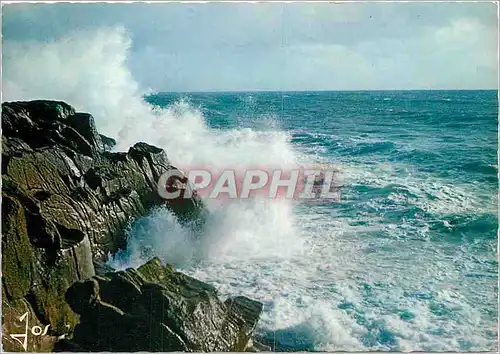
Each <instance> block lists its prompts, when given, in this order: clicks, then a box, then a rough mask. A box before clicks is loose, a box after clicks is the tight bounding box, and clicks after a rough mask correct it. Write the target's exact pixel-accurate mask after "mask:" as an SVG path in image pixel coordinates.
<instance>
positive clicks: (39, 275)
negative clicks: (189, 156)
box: [2, 101, 204, 338]
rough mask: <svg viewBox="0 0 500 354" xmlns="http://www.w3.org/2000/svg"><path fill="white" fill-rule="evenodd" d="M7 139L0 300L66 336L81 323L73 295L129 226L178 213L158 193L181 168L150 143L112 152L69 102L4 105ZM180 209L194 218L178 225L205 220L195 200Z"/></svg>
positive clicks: (4, 145) (4, 141)
mask: <svg viewBox="0 0 500 354" xmlns="http://www.w3.org/2000/svg"><path fill="white" fill-rule="evenodd" d="M2 133H3V135H2V197H3V203H2V204H3V205H2V253H3V254H2V292H3V294H4V297H3V302H4V305H5V306H7V307H8V308H9V309H11V310H12V311H14V312H13V313H19V311H24V310H25V309H27V311H29V313H30V314H32V315H33V317H34V320H35V321H38V322H40V323H42V324H45V325H50V335H52V336H60V335H64V334H66V333H68V332H70V331H72V330H73V328H74V326H75V325H76V324H77V323H78V322H79V316H78V315H77V314H76V313H75V312H74V311H73V310H72V309H71V307H70V306H69V305H68V303H67V302H66V298H65V293H66V291H67V289H68V288H69V287H70V286H71V285H72V284H74V283H75V282H77V281H83V280H85V279H88V278H91V277H92V276H94V275H95V268H94V262H102V261H103V260H104V259H105V258H106V257H107V255H108V254H109V253H114V252H116V251H117V250H118V249H120V248H123V247H125V245H126V240H125V234H124V229H125V228H126V226H127V225H128V223H129V221H130V220H133V219H134V218H137V217H139V216H142V215H144V214H145V213H146V212H147V211H148V210H149V209H150V208H151V207H152V206H155V205H159V204H165V203H166V204H165V205H166V206H167V207H171V209H172V210H173V211H174V212H176V210H178V207H177V206H170V204H169V203H170V202H171V201H165V200H164V199H162V198H161V197H160V196H159V194H158V193H157V186H156V185H155V179H156V180H157V178H158V176H160V175H161V174H162V173H164V172H165V171H168V170H170V169H174V168H175V167H173V166H171V165H170V162H169V161H168V158H167V156H166V154H165V152H164V151H163V150H161V149H158V148H156V147H153V146H150V145H148V144H145V143H140V144H136V145H135V146H134V147H132V148H131V149H130V150H129V152H123V153H119V152H117V153H113V152H109V151H106V150H109V149H108V147H109V146H110V144H111V141H110V140H112V139H104V141H103V137H102V136H100V135H99V134H98V133H97V130H96V128H95V124H94V120H93V118H92V116H91V115H90V114H86V113H76V112H75V110H74V109H73V108H72V107H71V106H69V105H68V104H66V103H64V102H57V101H31V102H7V103H2ZM183 203H184V204H183V207H184V208H185V209H186V210H187V211H189V212H186V213H182V212H179V215H180V220H181V221H182V220H184V221H185V222H188V221H190V220H188V217H187V215H189V216H193V217H197V216H200V218H201V216H202V214H203V213H204V207H203V204H202V203H201V200H200V199H199V198H198V197H197V196H196V195H195V196H194V197H193V198H191V199H186V200H184V201H183ZM181 211H182V210H181ZM5 306H4V308H5ZM3 319H4V321H3V326H2V328H3V330H4V331H7V328H9V326H10V325H11V324H9V323H6V322H5V320H6V319H7V318H6V317H5V316H4V317H3ZM7 332H8V331H7ZM6 337H8V336H4V338H6Z"/></svg>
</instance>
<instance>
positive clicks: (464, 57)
mask: <svg viewBox="0 0 500 354" xmlns="http://www.w3.org/2000/svg"><path fill="white" fill-rule="evenodd" d="M3 20H4V22H3V30H4V31H3V32H4V38H5V40H6V41H8V42H12V41H15V42H25V41H28V40H30V41H38V42H41V43H43V42H49V41H51V40H54V39H57V38H59V37H61V36H64V35H65V34H67V33H71V32H74V31H75V30H81V29H92V28H99V27H103V26H104V27H109V26H116V25H121V26H123V27H124V28H126V29H127V31H128V33H129V34H130V39H131V46H130V51H129V52H128V54H127V55H128V57H127V62H126V63H127V65H128V66H129V68H130V69H131V71H132V74H133V76H134V77H135V78H136V79H137V80H138V82H139V83H140V85H141V86H143V87H150V88H152V89H154V90H158V91H161V90H173V91H192V90H245V89H271V90H275V89H284V90H301V89H405V88H407V89H409V88H497V80H496V78H497V76H498V71H497V43H498V28H497V17H496V6H495V4H493V3H491V4H490V3H410V4H403V3H371V4H368V3H357V4H356V3H348V4H346V3H343V4H334V3H323V4H304V3H290V4H286V3H262V4H232V3H207V4H179V3H177V4H176V3H169V4H149V5H148V4H140V3H135V4H104V3H95V4H64V5H63V4H55V5H47V4H31V5H26V4H22V5H19V4H16V5H8V6H4V16H3ZM4 53H6V54H9V53H8V52H5V50H4Z"/></svg>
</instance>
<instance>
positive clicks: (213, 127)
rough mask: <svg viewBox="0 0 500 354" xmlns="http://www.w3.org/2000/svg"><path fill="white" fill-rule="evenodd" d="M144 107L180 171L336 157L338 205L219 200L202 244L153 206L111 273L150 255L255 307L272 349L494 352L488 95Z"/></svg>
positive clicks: (283, 98) (320, 96)
mask: <svg viewBox="0 0 500 354" xmlns="http://www.w3.org/2000/svg"><path fill="white" fill-rule="evenodd" d="M146 100H147V101H148V102H149V103H150V104H152V105H154V106H157V107H162V108H163V110H162V111H161V114H158V115H157V116H156V118H155V119H153V121H148V123H147V124H148V126H154V129H153V130H151V129H150V130H148V129H146V128H142V129H143V131H144V132H143V135H142V137H143V138H144V139H143V140H147V141H149V142H152V143H155V144H157V145H160V146H162V147H164V148H165V149H166V151H167V153H169V156H170V158H171V159H172V160H173V162H174V163H176V164H178V165H180V166H181V167H182V166H183V165H184V166H188V165H190V164H197V165H198V166H200V165H201V164H217V165H219V166H224V164H234V163H238V164H243V165H244V164H246V163H248V164H256V163H257V164H260V165H265V164H268V163H281V164H284V165H286V164H289V163H290V164H292V163H312V162H322V163H335V164H337V165H339V166H340V169H341V171H342V175H343V187H342V190H341V193H342V195H341V201H340V202H339V203H319V202H318V203H307V204H301V203H299V202H293V203H292V202H287V201H284V200H281V201H267V200H251V201H239V202H234V203H233V204H230V205H227V204H226V205H223V206H217V207H215V206H211V208H212V218H211V219H210V220H209V223H208V226H207V230H206V235H205V236H204V242H203V244H202V245H196V246H195V245H193V244H192V242H191V241H190V232H189V230H185V229H183V228H182V227H180V226H179V225H178V224H177V223H176V221H175V219H174V218H173V217H172V215H170V214H169V213H168V212H166V211H165V210H162V209H159V210H157V211H155V212H153V213H152V214H151V215H149V216H148V217H146V218H144V219H142V220H140V221H138V222H137V223H135V224H134V225H133V226H132V228H131V230H130V232H129V237H130V245H129V249H128V250H127V251H126V252H123V253H121V254H119V255H116V256H115V258H114V259H113V261H112V263H113V264H114V265H115V266H121V267H124V266H128V265H135V264H137V263H140V262H141V261H142V260H143V259H142V258H144V255H143V254H144V249H145V248H146V249H149V253H148V256H150V255H152V254H155V255H159V256H160V257H162V258H163V259H164V260H165V261H167V262H173V263H175V264H176V265H177V266H178V267H179V268H180V269H181V270H182V271H184V272H186V273H188V274H191V275H193V276H195V277H197V278H199V279H202V280H205V281H207V282H210V283H212V284H214V285H215V286H216V287H218V289H219V292H220V293H221V295H222V296H229V295H246V296H249V297H251V298H254V299H258V300H260V301H262V302H263V303H264V304H265V308H264V315H263V317H262V320H261V322H260V325H259V329H258V333H259V336H260V337H261V340H262V341H264V342H266V343H268V344H270V345H271V346H273V347H274V348H275V350H280V351H281V350H328V351H335V350H350V351H352V350H397V351H410V350H423V351H444V350H452V351H456V350H458V351H468V350H495V349H496V348H497V329H496V328H497V310H498V308H497V306H498V305H497V296H498V287H497V284H498V271H497V268H498V263H497V228H498V218H497V211H498V210H497V208H498V200H497V188H498V181H497V169H498V167H497V166H498V162H497V115H498V105H497V93H496V92H495V91H406V92H289V93H283V94H282V93H272V92H252V93H205V94H202V93H197V94H156V95H153V96H149V97H147V98H146ZM139 121H140V120H139ZM145 124H146V123H145ZM153 131H154V133H152V132H153ZM148 132H149V133H148ZM148 134H149V135H148ZM138 135H139V136H140V134H134V135H133V136H134V138H135V137H137V136H138ZM196 247H198V248H201V249H202V250H203V252H202V254H203V257H202V261H201V262H200V263H196V264H193V263H192V262H190V259H191V256H192V254H193V249H194V248H196Z"/></svg>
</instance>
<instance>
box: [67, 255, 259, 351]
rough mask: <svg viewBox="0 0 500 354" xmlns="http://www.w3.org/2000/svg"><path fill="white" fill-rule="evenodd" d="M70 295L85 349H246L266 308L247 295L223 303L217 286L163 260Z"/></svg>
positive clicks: (78, 287) (78, 341)
mask: <svg viewBox="0 0 500 354" xmlns="http://www.w3.org/2000/svg"><path fill="white" fill-rule="evenodd" d="M67 297H68V302H69V303H70V304H71V306H72V308H73V310H74V311H75V312H77V313H78V314H80V316H81V317H80V320H81V322H80V324H79V325H78V326H77V327H76V328H75V332H74V336H73V339H72V342H73V343H74V344H75V346H77V347H79V348H82V349H83V351H89V350H90V351H94V350H100V351H135V350H143V351H186V350H187V351H244V350H245V349H247V345H248V343H249V340H250V337H251V335H252V333H253V330H254V329H255V326H256V324H257V321H258V318H259V316H260V313H261V311H262V304H261V303H259V302H256V301H252V300H250V299H247V298H245V297H236V298H233V299H230V300H228V301H226V303H223V302H221V301H220V300H219V299H218V297H217V294H216V291H215V289H214V288H213V287H212V286H210V285H208V284H206V283H203V282H200V281H198V280H196V279H193V278H191V277H188V276H186V275H184V274H182V273H178V272H175V271H174V270H173V268H172V267H171V266H168V265H167V266H163V265H162V264H161V262H160V260H159V259H158V258H154V259H152V260H151V261H149V262H148V263H146V264H145V265H143V266H141V267H139V268H138V269H137V270H135V269H127V270H126V271H120V272H115V273H111V274H108V276H107V277H104V278H103V277H94V278H93V279H91V280H87V281H85V282H79V283H76V284H74V285H73V286H72V287H71V288H70V289H69V290H68V293H67Z"/></svg>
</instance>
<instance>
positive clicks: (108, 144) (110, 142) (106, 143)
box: [99, 134, 116, 151]
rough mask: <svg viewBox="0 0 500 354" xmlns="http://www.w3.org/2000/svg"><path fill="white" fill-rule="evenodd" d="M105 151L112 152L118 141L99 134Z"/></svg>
mask: <svg viewBox="0 0 500 354" xmlns="http://www.w3.org/2000/svg"><path fill="white" fill-rule="evenodd" d="M99 136H100V137H101V141H102V145H103V147H104V150H105V151H110V150H111V149H113V148H114V147H115V146H116V140H115V139H113V138H110V137H108V136H106V135H102V134H99Z"/></svg>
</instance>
